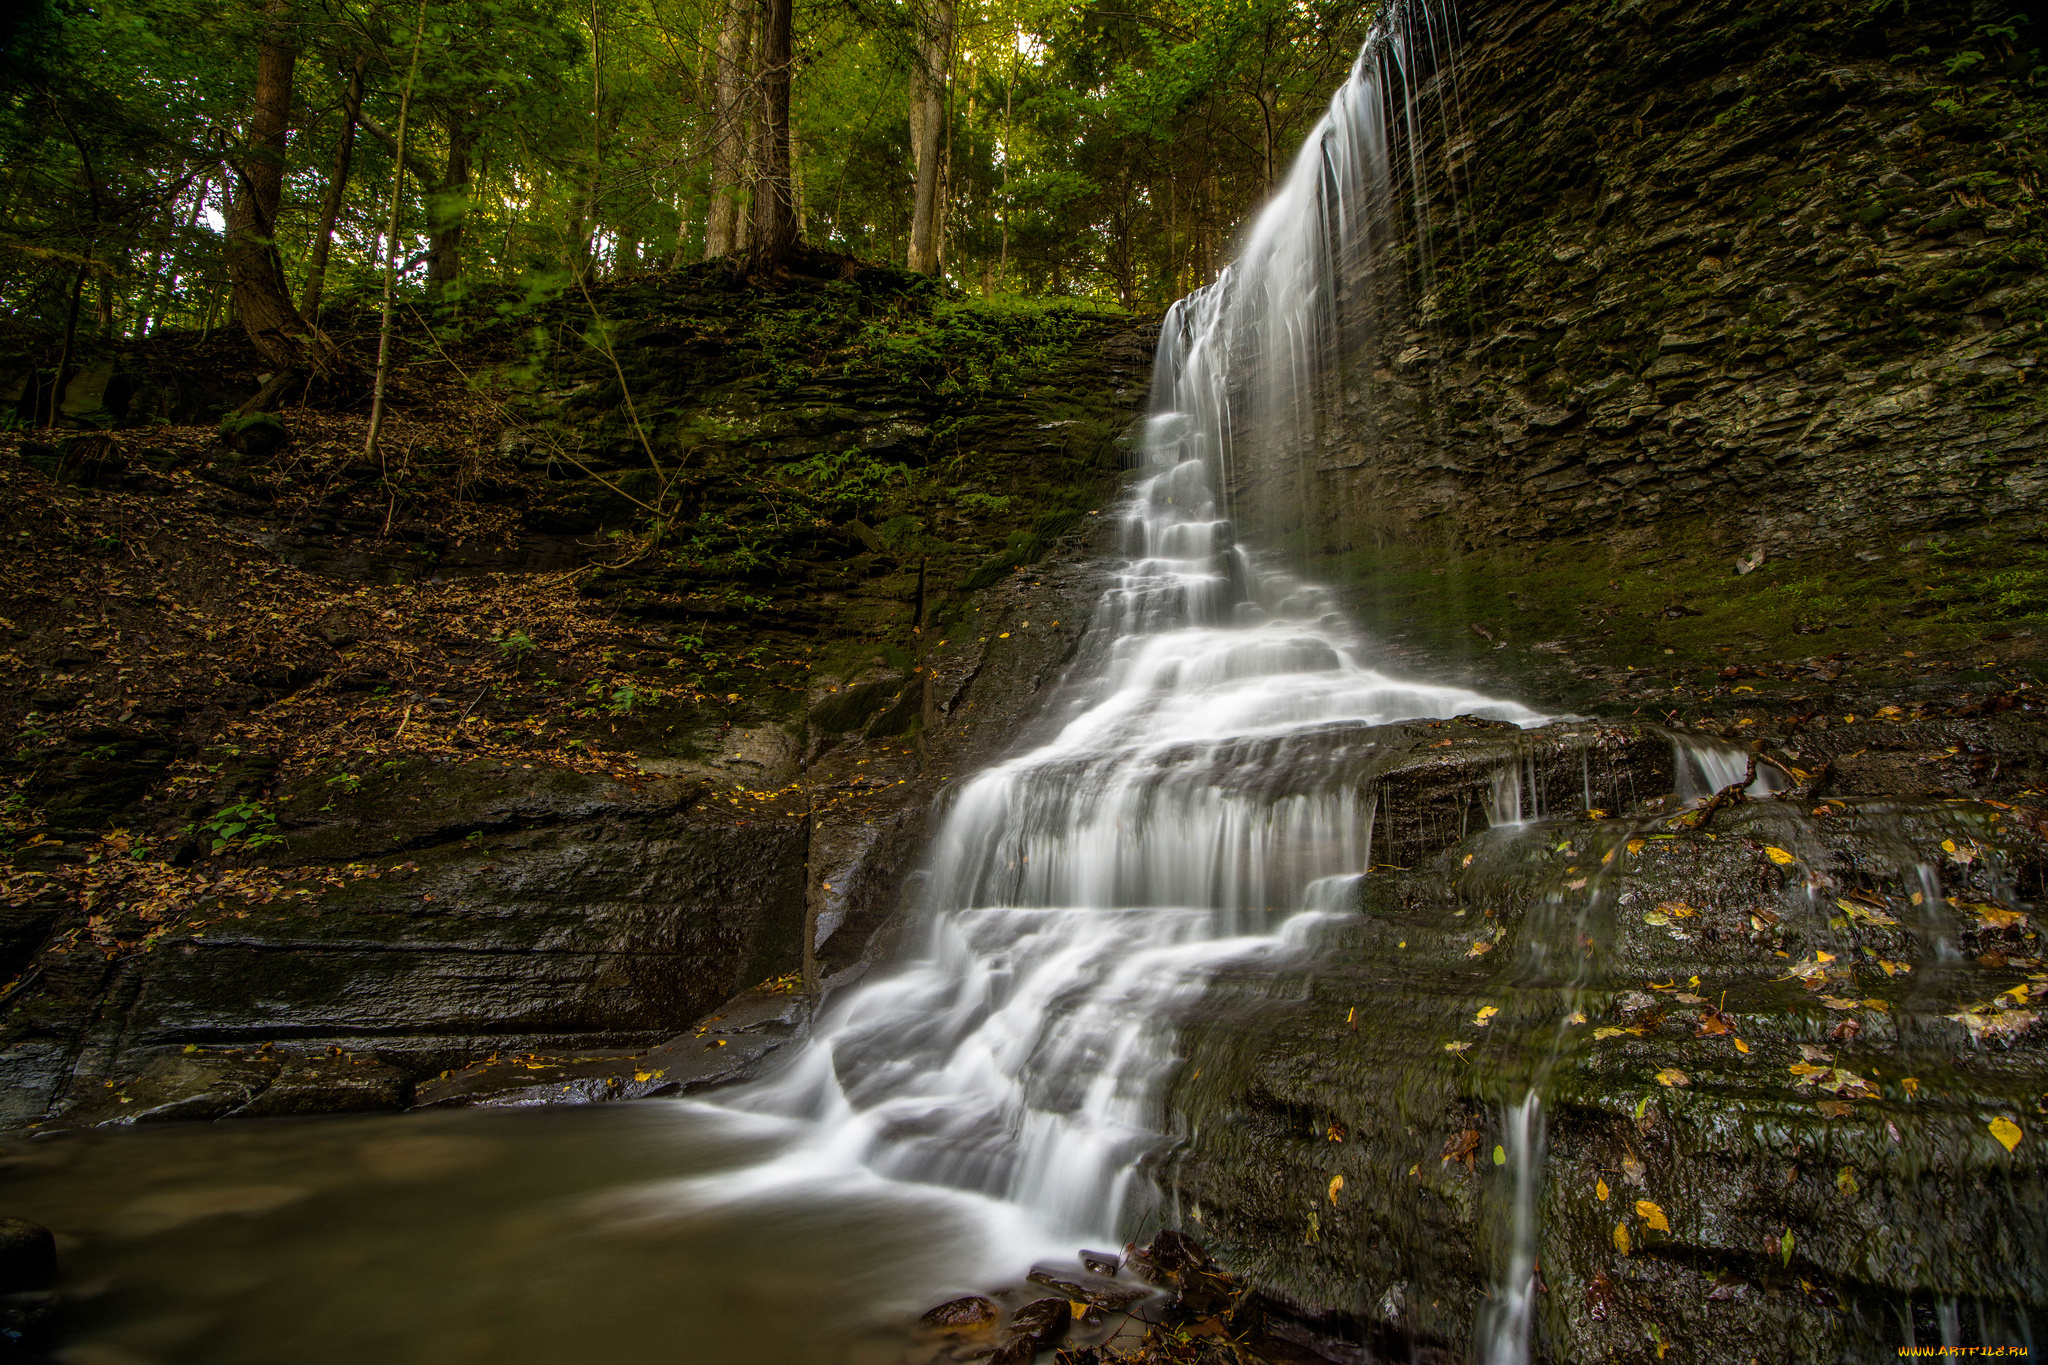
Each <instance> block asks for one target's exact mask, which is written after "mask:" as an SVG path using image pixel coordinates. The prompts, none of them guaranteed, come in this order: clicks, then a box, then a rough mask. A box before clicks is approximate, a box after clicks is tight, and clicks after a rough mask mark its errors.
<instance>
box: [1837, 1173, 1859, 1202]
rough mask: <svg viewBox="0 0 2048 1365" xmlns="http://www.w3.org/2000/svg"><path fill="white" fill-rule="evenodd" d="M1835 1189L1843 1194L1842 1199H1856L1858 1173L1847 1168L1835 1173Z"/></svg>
mask: <svg viewBox="0 0 2048 1365" xmlns="http://www.w3.org/2000/svg"><path fill="white" fill-rule="evenodd" d="M1835 1188H1836V1189H1838V1190H1840V1191H1841V1192H1842V1198H1844V1199H1854V1198H1855V1197H1856V1172H1855V1171H1854V1170H1852V1169H1851V1168H1849V1167H1847V1166H1844V1167H1843V1168H1842V1169H1841V1170H1839V1171H1837V1172H1835Z"/></svg>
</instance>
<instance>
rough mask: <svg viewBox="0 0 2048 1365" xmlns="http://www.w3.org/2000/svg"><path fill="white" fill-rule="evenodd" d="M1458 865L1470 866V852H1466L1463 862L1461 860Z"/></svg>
mask: <svg viewBox="0 0 2048 1365" xmlns="http://www.w3.org/2000/svg"><path fill="white" fill-rule="evenodd" d="M1459 866H1460V867H1470V866H1472V855H1471V854H1469V853H1467V854H1466V855H1465V861H1464V862H1462V863H1460V864H1459Z"/></svg>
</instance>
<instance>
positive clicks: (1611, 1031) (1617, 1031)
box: [1593, 1028, 1628, 1039]
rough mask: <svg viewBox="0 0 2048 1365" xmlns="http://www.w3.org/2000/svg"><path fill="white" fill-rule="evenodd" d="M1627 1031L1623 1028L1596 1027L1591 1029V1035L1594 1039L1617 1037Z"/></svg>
mask: <svg viewBox="0 0 2048 1365" xmlns="http://www.w3.org/2000/svg"><path fill="white" fill-rule="evenodd" d="M1627 1032H1628V1030H1627V1029H1625V1028H1596V1029H1594V1030H1593V1037H1594V1038H1596V1039H1601V1038H1619V1037H1621V1035H1622V1034H1624V1033H1627Z"/></svg>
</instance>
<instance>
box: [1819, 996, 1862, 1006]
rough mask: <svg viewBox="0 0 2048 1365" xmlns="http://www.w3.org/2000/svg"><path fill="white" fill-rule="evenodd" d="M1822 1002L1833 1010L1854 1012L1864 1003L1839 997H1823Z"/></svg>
mask: <svg viewBox="0 0 2048 1365" xmlns="http://www.w3.org/2000/svg"><path fill="white" fill-rule="evenodd" d="M1820 1002H1821V1004H1823V1005H1826V1006H1827V1007H1828V1008H1829V1009H1831V1010H1853V1009H1857V1008H1859V1007H1860V1006H1861V1005H1862V1003H1863V1002H1862V1001H1860V1000H1847V999H1844V998H1843V997H1841V996H1839V995H1823V996H1822V997H1821V998H1820Z"/></svg>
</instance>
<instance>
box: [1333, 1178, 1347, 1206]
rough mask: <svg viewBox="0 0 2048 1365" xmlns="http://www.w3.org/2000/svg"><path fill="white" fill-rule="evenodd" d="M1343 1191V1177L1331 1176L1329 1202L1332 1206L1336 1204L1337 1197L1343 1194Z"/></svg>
mask: <svg viewBox="0 0 2048 1365" xmlns="http://www.w3.org/2000/svg"><path fill="white" fill-rule="evenodd" d="M1343 1190H1344V1177H1343V1176H1341V1175H1333V1176H1331V1177H1330V1202H1331V1203H1332V1204H1334V1203H1336V1202H1337V1196H1338V1195H1339V1194H1341V1193H1342V1192H1343Z"/></svg>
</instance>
